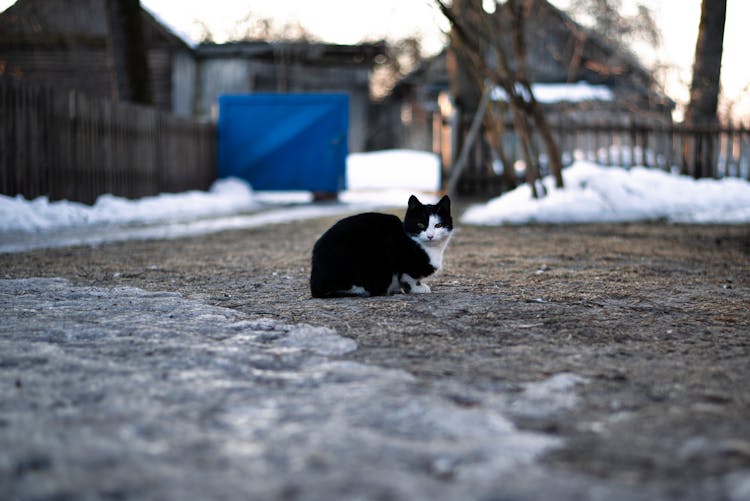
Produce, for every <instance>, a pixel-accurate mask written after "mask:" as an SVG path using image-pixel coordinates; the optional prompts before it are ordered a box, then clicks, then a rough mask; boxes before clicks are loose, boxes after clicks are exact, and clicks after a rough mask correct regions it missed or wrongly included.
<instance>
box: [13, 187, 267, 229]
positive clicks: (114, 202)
mask: <svg viewBox="0 0 750 501" xmlns="http://www.w3.org/2000/svg"><path fill="white" fill-rule="evenodd" d="M258 207H259V203H258V201H257V200H256V199H255V197H254V195H253V192H252V190H251V189H250V186H249V185H248V184H247V183H246V182H244V181H241V180H239V179H234V178H228V179H220V180H219V181H217V182H215V183H214V184H213V186H212V187H211V189H210V190H209V191H188V192H185V193H164V194H161V195H157V196H153V197H144V198H141V199H139V200H128V199H125V198H121V197H115V196H113V195H102V196H100V197H99V198H98V199H97V201H96V203H95V204H94V205H93V206H88V205H85V204H82V203H78V202H70V201H67V200H60V201H57V202H50V201H49V199H48V198H47V197H39V198H37V199H34V200H31V201H28V200H26V199H24V198H23V197H21V196H17V197H8V196H4V195H0V231H25V232H33V231H40V230H50V229H58V228H67V227H80V226H88V225H96V224H114V223H117V224H148V223H158V222H174V221H186V220H190V219H198V218H203V217H209V216H221V215H228V214H236V213H238V212H243V211H250V210H256V209H258Z"/></svg>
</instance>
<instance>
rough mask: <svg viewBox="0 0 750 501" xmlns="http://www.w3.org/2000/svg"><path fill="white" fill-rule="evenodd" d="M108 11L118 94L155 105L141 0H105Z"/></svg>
mask: <svg viewBox="0 0 750 501" xmlns="http://www.w3.org/2000/svg"><path fill="white" fill-rule="evenodd" d="M106 10H107V24H108V25H109V32H110V48H111V51H112V62H113V65H114V71H115V80H116V82H117V88H116V93H117V97H118V98H119V99H120V100H123V101H132V102H135V103H142V104H154V94H153V90H152V87H151V71H150V70H149V66H148V53H147V47H146V38H145V34H144V30H143V13H142V11H141V3H140V1H139V0H106Z"/></svg>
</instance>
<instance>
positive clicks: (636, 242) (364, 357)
mask: <svg viewBox="0 0 750 501" xmlns="http://www.w3.org/2000/svg"><path fill="white" fill-rule="evenodd" d="M334 221H335V219H332V218H322V219H316V220H311V221H303V222H295V223H288V224H282V225H271V226H266V227H262V228H256V229H250V230H242V231H240V230H238V231H230V232H224V233H219V234H215V235H210V236H206V237H200V238H190V239H182V240H171V241H143V242H138V241H132V242H123V243H117V244H107V245H100V246H98V247H96V248H91V247H71V248H61V249H49V250H38V251H32V252H26V253H17V254H5V255H1V256H0V278H5V279H18V278H28V277H62V278H65V279H68V280H69V281H70V284H71V285H72V286H80V287H97V288H105V289H112V288H115V287H123V286H127V287H135V288H139V289H143V290H145V291H152V292H170V293H179V294H180V297H181V298H184V299H185V300H190V301H196V302H197V303H196V304H203V305H206V306H211V307H219V308H222V309H229V310H233V311H234V312H236V313H237V314H238V315H242V318H244V319H247V320H248V321H257V320H258V319H261V318H266V319H273V320H274V321H275V322H279V323H282V324H284V325H297V324H300V323H304V324H310V325H312V326H319V327H329V328H331V329H334V330H335V332H336V333H337V334H338V335H340V336H343V337H345V338H349V339H352V340H354V341H355V342H356V346H357V349H356V350H353V351H349V352H348V353H342V354H338V355H336V357H335V359H336V360H337V361H348V362H353V363H356V364H358V366H359V365H361V366H363V367H368V368H378V370H384V371H386V372H387V371H388V370H390V369H395V370H397V371H398V373H399V374H401V373H404V374H407V375H409V377H410V378H414V380H413V381H416V383H417V386H418V387H419V388H420V390H415V389H412V390H410V392H411V393H410V392H406V393H405V394H404V393H399V395H402V396H403V395H406V397H404V398H407V399H408V397H409V395H412V396H414V397H415V398H416V395H418V394H419V392H420V391H421V392H425V394H428V395H439V396H440V398H443V399H448V400H449V401H450V402H452V404H451V405H454V406H456V407H457V408H462V409H478V410H482V409H485V408H489V407H492V406H491V405H490V402H491V401H495V399H501V400H503V401H504V402H505V404H506V405H504V406H503V407H502V409H503V410H502V414H503V415H504V416H505V417H507V418H508V419H509V420H510V422H512V425H513V426H514V427H515V428H517V429H518V430H519V431H520V432H522V433H525V432H528V433H532V434H538V435H539V436H543V437H545V438H550V437H551V438H554V439H555V440H558V441H559V445H558V446H556V447H552V448H550V449H549V450H546V451H545V452H544V453H543V454H542V455H541V456H540V457H539V458H538V459H537V460H536V462H535V463H534V464H533V466H528V467H527V468H526V470H525V471H526V472H527V474H526V476H525V477H524V476H519V474H518V470H512V472H513V475H512V477H513V478H514V479H515V484H513V483H512V482H511V483H509V485H511V484H512V485H513V486H514V487H513V488H509V490H507V491H502V492H504V494H500V493H499V491H498V490H497V486H495V487H493V488H492V489H489V488H488V489H489V490H480V491H473V490H460V489H459V490H458V491H452V490H450V488H448V487H446V489H447V490H445V491H441V490H440V489H435V488H434V487H430V486H429V485H426V484H425V486H424V492H425V493H428V494H429V495H430V497H434V496H435V492H437V493H440V492H444V493H451V494H462V495H470V496H479V497H481V496H490V497H495V498H497V497H505V498H508V497H509V498H518V499H537V498H550V497H554V493H555V492H558V491H556V490H555V489H558V488H559V489H562V490H560V491H559V492H568V493H569V494H570V497H571V499H572V498H580V497H583V498H591V499H595V498H600V497H613V493H614V497H615V498H617V497H619V498H622V499H630V498H639V497H642V498H647V499H653V498H664V499H708V498H715V499H750V419H748V417H750V356H749V355H750V308H748V305H750V227H749V226H686V225H679V226H677V225H667V224H622V225H580V226H578V225H576V226H520V227H501V228H477V227H459V228H457V229H456V231H455V234H454V237H453V240H452V242H451V244H450V245H449V247H448V249H447V251H446V261H445V269H444V270H443V271H442V272H441V273H440V274H438V275H437V276H435V277H433V278H432V279H431V280H427V283H429V285H430V286H431V287H432V291H433V293H432V294H424V295H406V296H404V295H397V296H392V297H386V298H367V299H350V298H345V299H325V300H322V299H312V298H311V297H310V294H309V290H308V285H307V280H308V274H309V256H310V251H311V249H312V245H313V243H314V241H315V239H316V238H317V237H318V236H319V235H320V234H321V233H322V232H323V231H324V230H325V229H326V228H327V227H328V226H330V225H331V224H332V223H333V222H334ZM10 302H11V304H10V307H11V308H12V307H13V302H12V300H10ZM6 307H7V305H6ZM6 365H7V364H6ZM0 370H4V369H3V365H2V364H0ZM6 372H7V370H6ZM0 374H3V373H2V372H0ZM8 374H9V373H8ZM559 375H570V376H571V377H575V378H580V379H578V381H580V384H577V385H576V388H575V393H574V394H573V393H571V394H570V395H569V396H571V398H572V397H573V396H574V397H575V402H574V403H571V405H562V406H560V405H557V404H556V407H555V409H554V412H546V411H545V405H546V404H547V402H545V401H544V400H539V401H535V400H534V398H533V395H531V396H530V395H529V394H528V391H529V388H531V387H530V386H529V384H533V383H544V382H549V381H551V380H552V381H554V378H555V377H556V376H559ZM6 376H7V377H6ZM3 377H4V381H3V382H2V384H4V385H6V386H12V385H13V384H14V381H15V379H14V378H15V377H16V376H13V378H11V376H8V375H7V374H6V375H5V376H3ZM9 378H11V379H9ZM446 388H453V389H454V390H450V391H449V390H446ZM6 390H7V388H6ZM7 391H10V390H7ZM414 392H416V393H414ZM386 393H387V392H386ZM566 395H567V394H566ZM522 397H523V398H522ZM373 398H376V399H377V398H384V397H383V395H382V394H380V396H376V397H373ZM436 398H437V397H436ZM4 429H5V430H6V435H7V434H8V433H10V431H12V430H11V429H12V426H8V425H7V424H6V425H5V427H3V425H1V424H0V435H1V434H2V431H3V430H4ZM8 430H10V431H8ZM6 459H7V458H6ZM360 460H362V461H365V459H364V458H362V457H360ZM370 460H372V458H370ZM8 461H10V462H9V463H8ZM8 461H6V463H8V464H12V463H13V458H12V457H11V458H10V459H9V460H8ZM373 461H374V460H373ZM375 462H376V463H377V461H375ZM440 464H442V463H440ZM0 466H2V463H0ZM8 468H11V467H10V466H8ZM438 469H439V468H438ZM16 470H18V468H17V467H16ZM407 471H408V468H407ZM504 471H505V473H503V474H502V475H501V474H498V478H505V479H506V480H507V478H506V477H508V475H511V474H510V473H509V471H511V470H504ZM503 475H505V476H503ZM448 477H450V476H448ZM448 477H446V478H442V479H441V481H442V482H445V483H446V486H449V487H451V486H452V487H457V486H459V485H461V481H460V479H456V478H452V477H450V478H448ZM13 478H15V477H12V475H11V477H8V478H6V481H9V482H11V483H15V482H16V480H13ZM311 478H312V477H311ZM566 478H570V479H576V480H575V482H573V481H572V480H571V482H573V483H574V484H575V486H576V487H575V488H574V487H571V485H570V484H565V482H564V481H563V479H566ZM519 479H520V480H519ZM544 479H546V480H544ZM394 481H395V480H394ZM342 482H343V480H342ZM399 482H400V480H399ZM404 482H405V484H404V485H408V483H409V481H408V479H406V480H404ZM524 482H525V483H524ZM545 482H546V483H545ZM311 483H312V481H309V482H307V483H305V485H307V486H308V487H309V486H310V485H311ZM334 484H335V485H336V487H330V489H329V490H328V491H326V490H325V489H323V490H320V489H322V487H320V486H318V490H312V491H309V492H315V493H317V494H319V495H320V496H322V497H326V496H330V495H334V496H335V495H344V493H345V492H348V491H346V490H345V489H344V488H343V487H342V484H341V482H339V483H338V484H337V483H336V482H334V483H333V484H326V485H334ZM399 485H400V484H399ZM413 485H416V486H420V485H423V484H420V483H415V484H413ZM430 485H431V484H430ZM524 485H526V487H524ZM533 485H546V486H547V487H546V488H545V489H543V490H534V489H533V488H532V487H533ZM561 485H567V487H565V488H563V487H560V486H561ZM529 486H532V487H529ZM287 487H288V486H287ZM280 489H281V490H279V491H273V492H275V493H276V494H278V495H279V497H283V496H281V494H279V493H285V494H284V495H289V496H287V497H292V498H294V497H299V494H300V491H298V490H294V489H292V490H289V489H288V488H287V489H286V490H284V489H283V488H281V487H280ZM493 489H494V490H493ZM565 489H568V490H567V491H566V490H565ZM23 492H25V491H21V494H22V495H23ZM126 494H127V493H126ZM168 494H169V493H168ZM171 494H175V492H171ZM266 494H268V493H267V492H266ZM349 494H351V493H349ZM359 494H362V495H364V496H365V497H378V496H381V495H383V496H385V497H402V498H404V499H406V498H407V497H408V494H411V495H413V494H414V492H413V491H408V489H406V488H404V489H402V490H399V491H397V492H396V494H397V495H392V496H388V495H387V492H386V493H385V494H384V492H383V491H380V490H377V489H370V490H364V491H362V492H360V493H359ZM391 494H393V492H391ZM22 497H23V496H22ZM303 497H304V496H303ZM313 497H314V496H313Z"/></svg>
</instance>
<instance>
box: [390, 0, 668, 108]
mask: <svg viewBox="0 0 750 501" xmlns="http://www.w3.org/2000/svg"><path fill="white" fill-rule="evenodd" d="M525 1H526V2H527V3H529V4H531V5H529V6H528V8H529V12H533V13H534V14H533V16H530V17H529V18H527V22H526V28H527V44H528V46H527V55H528V63H529V68H530V72H531V75H530V76H531V80H532V81H533V82H536V83H576V82H587V83H590V84H595V85H607V86H609V87H612V88H613V89H616V90H618V91H620V92H621V93H631V94H637V95H639V96H640V97H641V98H642V99H646V100H648V101H650V102H654V103H657V104H659V105H662V106H667V107H673V106H674V103H673V102H672V101H671V100H669V99H668V98H667V97H666V96H663V95H662V94H661V93H659V92H658V91H657V90H656V88H655V84H654V79H653V76H652V73H651V72H650V71H649V70H647V69H646V68H645V67H644V66H643V65H642V64H641V63H640V61H638V59H637V58H636V57H635V56H633V55H632V54H630V53H627V52H625V51H623V50H622V49H618V48H616V47H613V46H612V45H611V44H609V43H608V42H607V41H606V40H605V39H604V37H602V36H601V35H600V34H598V33H596V32H593V31H592V30H589V29H587V28H585V27H583V26H581V25H580V24H578V23H576V22H575V21H574V20H573V19H572V18H571V17H570V16H569V15H568V14H566V13H565V12H563V11H562V10H560V9H558V8H557V7H555V6H554V5H552V4H550V3H549V2H548V1H547V0H525ZM417 83H419V84H421V85H425V84H426V85H428V86H431V87H435V88H438V87H440V88H447V87H448V86H449V80H448V74H447V70H446V51H445V50H444V51H443V52H441V53H439V54H437V55H436V56H433V57H431V58H427V59H425V60H423V61H422V63H421V64H420V65H419V66H418V68H417V69H416V70H415V71H414V72H412V73H410V74H409V75H406V76H405V77H404V78H403V79H402V80H401V81H400V82H399V83H398V84H397V85H396V86H395V87H394V90H393V94H392V95H393V96H394V97H396V96H398V95H399V94H400V93H402V92H404V91H405V87H409V86H412V85H415V84H417Z"/></svg>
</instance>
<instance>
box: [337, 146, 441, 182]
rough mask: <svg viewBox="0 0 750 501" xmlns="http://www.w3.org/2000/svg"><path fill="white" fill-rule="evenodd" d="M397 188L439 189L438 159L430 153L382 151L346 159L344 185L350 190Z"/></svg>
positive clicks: (360, 154) (354, 155) (353, 155)
mask: <svg viewBox="0 0 750 501" xmlns="http://www.w3.org/2000/svg"><path fill="white" fill-rule="evenodd" d="M394 180H398V183H397V184H398V186H399V187H401V188H407V189H412V190H415V191H437V190H439V189H440V158H439V157H438V156H437V155H436V154H434V153H428V152H426V151H412V150H386V151H376V152H372V153H352V154H351V155H349V157H348V159H347V168H346V181H347V186H348V187H349V189H350V190H372V189H388V188H393V184H394Z"/></svg>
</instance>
